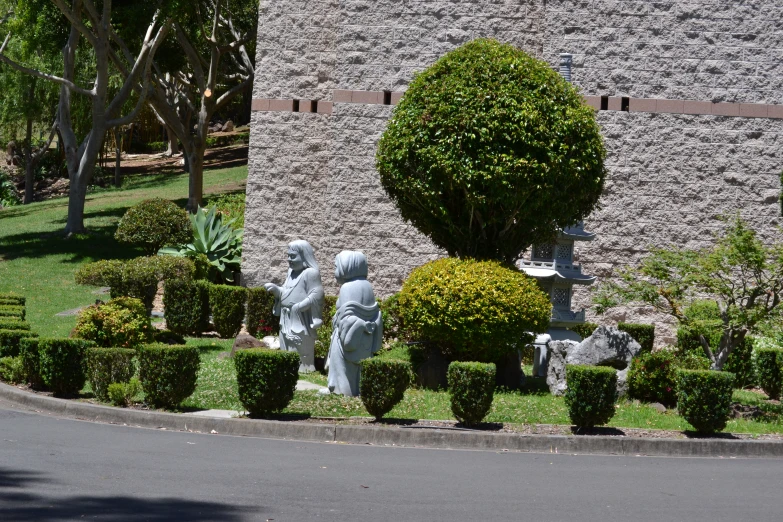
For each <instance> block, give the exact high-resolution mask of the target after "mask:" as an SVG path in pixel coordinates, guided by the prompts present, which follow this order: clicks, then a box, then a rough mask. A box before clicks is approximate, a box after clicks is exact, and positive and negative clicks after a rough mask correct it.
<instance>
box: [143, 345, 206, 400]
mask: <svg viewBox="0 0 783 522" xmlns="http://www.w3.org/2000/svg"><path fill="white" fill-rule="evenodd" d="M137 354H138V359H139V380H140V381H141V387H142V388H143V389H144V394H145V396H146V400H147V402H148V403H149V404H151V405H153V406H156V407H162V408H174V407H176V406H177V405H178V404H179V403H181V402H182V401H184V400H185V399H187V398H188V397H190V396H191V395H192V394H193V392H194V391H195V390H196V379H197V378H198V370H199V364H200V361H199V353H198V348H196V347H195V346H171V345H167V344H148V345H144V346H141V347H139V348H138V350H137Z"/></svg>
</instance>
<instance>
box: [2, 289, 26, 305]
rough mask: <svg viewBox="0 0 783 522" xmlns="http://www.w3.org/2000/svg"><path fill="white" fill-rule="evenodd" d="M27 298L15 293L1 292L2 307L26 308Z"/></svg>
mask: <svg viewBox="0 0 783 522" xmlns="http://www.w3.org/2000/svg"><path fill="white" fill-rule="evenodd" d="M26 304H27V298H26V297H25V296H23V295H19V294H15V293H13V292H0V305H11V306H25V305H26Z"/></svg>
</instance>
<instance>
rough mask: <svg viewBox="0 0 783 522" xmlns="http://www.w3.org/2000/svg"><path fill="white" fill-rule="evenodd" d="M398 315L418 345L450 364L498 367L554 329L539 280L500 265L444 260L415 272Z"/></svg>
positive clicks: (548, 306)
mask: <svg viewBox="0 0 783 522" xmlns="http://www.w3.org/2000/svg"><path fill="white" fill-rule="evenodd" d="M398 302H399V310H400V316H401V317H402V320H403V323H404V324H405V328H406V329H407V330H410V332H411V335H414V336H415V337H416V339H417V340H420V341H425V342H428V343H430V344H431V345H432V346H435V347H437V348H438V349H439V350H440V351H441V353H442V354H443V355H444V356H445V357H446V358H447V359H449V360H463V361H465V360H467V361H482V362H495V361H499V360H502V359H503V358H504V357H505V356H506V355H508V354H509V353H512V352H515V351H516V345H517V344H518V343H525V342H527V341H530V340H532V337H531V335H530V332H534V333H541V332H544V331H546V329H547V328H548V327H549V321H550V319H551V312H552V303H551V302H550V300H549V296H548V295H547V294H545V293H544V292H543V291H542V290H541V288H540V287H539V286H538V284H537V283H536V281H535V280H534V279H533V278H531V277H528V276H527V275H525V274H524V273H522V272H520V271H519V270H516V269H514V268H510V267H507V266H506V265H503V264H501V263H499V262H497V261H476V260H473V259H457V258H453V257H450V258H443V259H439V260H437V261H431V262H429V263H427V264H425V265H423V266H420V267H419V268H416V269H415V270H413V272H411V274H410V276H409V277H408V279H407V280H406V281H405V284H404V285H403V287H402V291H401V292H400V297H399V301H398Z"/></svg>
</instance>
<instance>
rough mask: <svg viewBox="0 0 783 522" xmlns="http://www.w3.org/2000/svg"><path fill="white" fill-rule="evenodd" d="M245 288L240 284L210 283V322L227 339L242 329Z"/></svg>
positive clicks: (245, 297) (245, 298)
mask: <svg viewBox="0 0 783 522" xmlns="http://www.w3.org/2000/svg"><path fill="white" fill-rule="evenodd" d="M246 300H247V289H246V288H243V287H241V286H229V285H210V287H209V308H210V309H211V310H212V322H213V323H215V331H217V333H218V334H219V335H220V337H223V338H224V339H228V338H231V337H236V336H237V334H239V331H240V330H241V329H242V321H243V320H244V319H245V301H246Z"/></svg>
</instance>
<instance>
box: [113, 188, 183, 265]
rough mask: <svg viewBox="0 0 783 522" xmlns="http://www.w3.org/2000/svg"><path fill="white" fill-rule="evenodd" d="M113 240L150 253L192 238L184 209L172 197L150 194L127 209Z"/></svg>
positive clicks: (152, 253) (181, 243)
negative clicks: (154, 196) (151, 195)
mask: <svg viewBox="0 0 783 522" xmlns="http://www.w3.org/2000/svg"><path fill="white" fill-rule="evenodd" d="M114 237H115V239H116V240H117V241H120V242H121V243H131V244H134V245H138V246H140V247H141V248H143V249H144V253H145V254H147V255H154V254H156V253H157V252H158V250H160V248H161V247H164V246H166V245H184V244H185V243H188V242H190V240H191V239H192V238H193V232H192V231H191V228H190V219H189V218H188V214H187V212H185V211H184V210H182V209H181V208H179V207H178V206H177V205H176V204H175V203H173V202H172V201H168V200H165V199H160V198H154V199H148V200H146V201H142V202H141V203H138V204H137V205H134V206H132V207H131V208H129V209H128V211H127V212H126V213H125V215H124V216H122V219H120V222H119V224H118V225H117V232H116V233H115V234H114Z"/></svg>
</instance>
